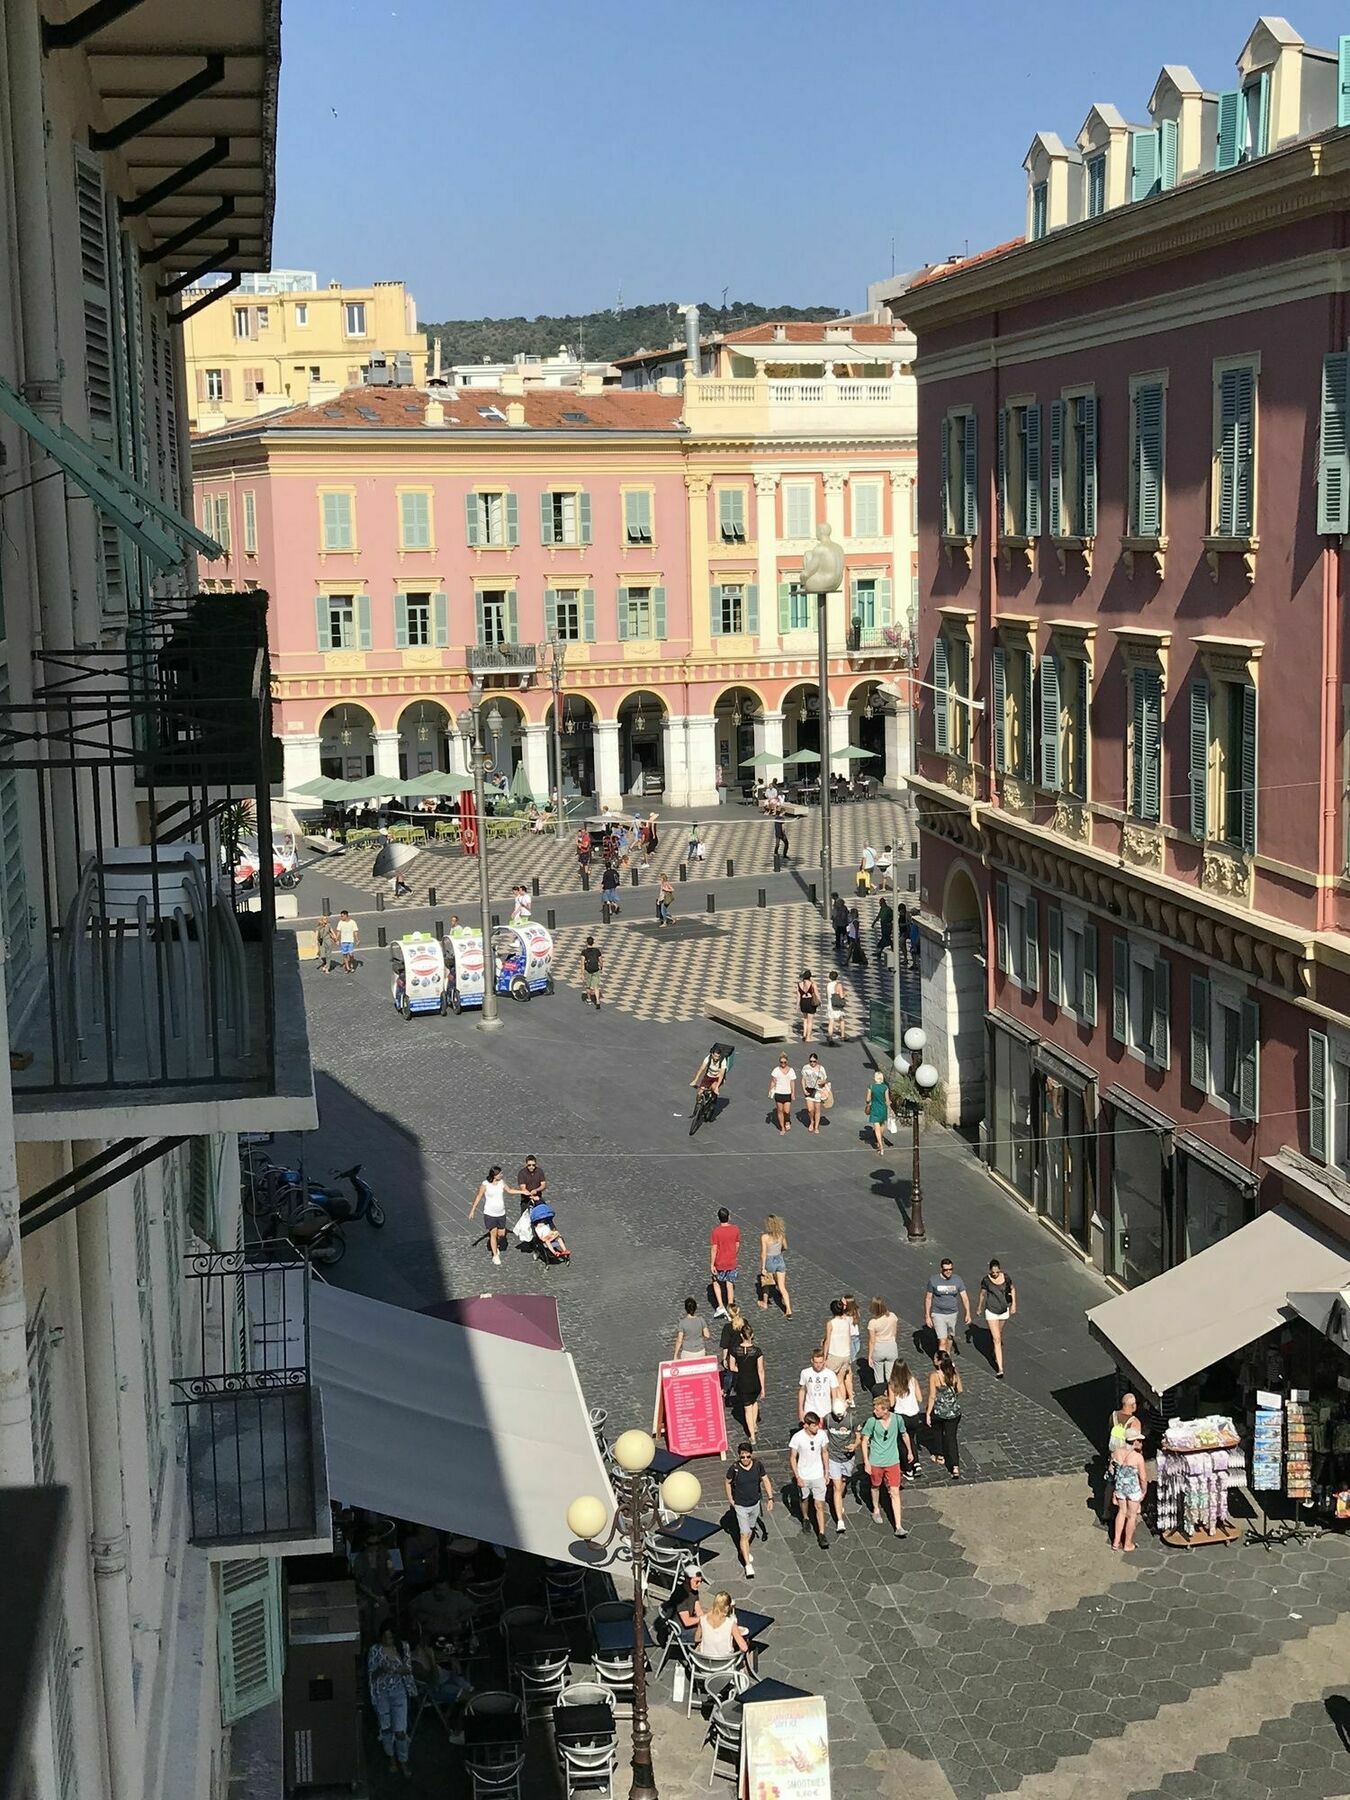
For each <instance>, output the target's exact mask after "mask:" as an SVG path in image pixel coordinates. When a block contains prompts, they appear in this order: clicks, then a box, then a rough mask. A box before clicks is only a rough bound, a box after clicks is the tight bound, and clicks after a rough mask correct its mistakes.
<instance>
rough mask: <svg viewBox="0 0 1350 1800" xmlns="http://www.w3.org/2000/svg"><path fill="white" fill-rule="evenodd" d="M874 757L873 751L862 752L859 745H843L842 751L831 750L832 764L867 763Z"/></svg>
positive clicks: (874, 752)
mask: <svg viewBox="0 0 1350 1800" xmlns="http://www.w3.org/2000/svg"><path fill="white" fill-rule="evenodd" d="M875 755H876V751H875V750H864V749H863V747H862V745H861V744H845V745H844V747H843V749H842V750H831V752H830V760H831V761H832V762H867V761H869V760H870V758H872V757H873V756H875Z"/></svg>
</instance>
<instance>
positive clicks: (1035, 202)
mask: <svg viewBox="0 0 1350 1800" xmlns="http://www.w3.org/2000/svg"><path fill="white" fill-rule="evenodd" d="M1048 212H1049V201H1048V196H1047V192H1046V184H1045V182H1043V181H1038V182H1037V183H1036V185H1035V186H1034V187H1033V188H1032V190H1031V235H1032V237H1033V238H1043V237H1044V236H1045V226H1046V218H1047V216H1048Z"/></svg>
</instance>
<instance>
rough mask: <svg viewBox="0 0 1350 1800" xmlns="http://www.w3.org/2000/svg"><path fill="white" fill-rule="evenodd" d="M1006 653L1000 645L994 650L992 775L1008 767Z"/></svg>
mask: <svg viewBox="0 0 1350 1800" xmlns="http://www.w3.org/2000/svg"><path fill="white" fill-rule="evenodd" d="M1007 744H1008V652H1007V651H1006V650H1005V649H1004V648H1003V646H1002V645H1001V644H999V645H996V646H995V648H994V773H995V774H996V775H1002V774H1003V773H1004V771H1005V770H1006V769H1007V767H1008V750H1007Z"/></svg>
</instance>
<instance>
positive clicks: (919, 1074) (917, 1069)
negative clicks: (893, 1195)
mask: <svg viewBox="0 0 1350 1800" xmlns="http://www.w3.org/2000/svg"><path fill="white" fill-rule="evenodd" d="M927 1042H928V1039H927V1038H926V1037H925V1036H924V1034H923V1032H922V1030H921V1029H920V1028H919V1027H918V1026H917V1025H911V1026H910V1028H909V1030H908V1031H907V1032H906V1033H905V1048H906V1050H908V1051H909V1056H901V1057H897V1059H896V1064H895V1066H896V1068H897V1069H898V1070H899V1071H900V1073H901V1074H902V1075H908V1076H909V1077H910V1079H911V1080H912V1081H913V1083H914V1085H915V1087H916V1088H917V1089H918V1090H919V1091H918V1093H917V1095H908V1094H907V1095H905V1096H904V1104H905V1110H906V1111H907V1112H908V1114H909V1119H910V1124H911V1126H912V1127H913V1131H914V1173H913V1175H912V1177H911V1179H910V1193H909V1234H908V1235H909V1241H910V1243H911V1244H922V1243H924V1242H925V1241H926V1238H927V1233H926V1232H925V1231H924V1228H923V1187H922V1184H921V1182H920V1177H919V1118H920V1115H921V1114H922V1112H923V1103H924V1101H925V1100H926V1099H927V1098H928V1096H929V1094H931V1093H932V1091H933V1089H934V1088H935V1087H936V1086H937V1084H938V1072H937V1070H936V1069H935V1068H934V1067H933V1065H932V1063H930V1062H922V1061H921V1060H920V1056H921V1053H922V1051H923V1047H924V1045H925V1044H926V1043H927ZM911 1059H912V1060H911Z"/></svg>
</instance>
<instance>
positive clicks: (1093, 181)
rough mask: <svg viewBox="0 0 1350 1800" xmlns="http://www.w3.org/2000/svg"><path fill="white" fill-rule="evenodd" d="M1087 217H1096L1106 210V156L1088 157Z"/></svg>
mask: <svg viewBox="0 0 1350 1800" xmlns="http://www.w3.org/2000/svg"><path fill="white" fill-rule="evenodd" d="M1087 177H1088V217H1089V218H1090V219H1096V218H1099V217H1100V216H1101V214H1102V213H1104V212H1105V211H1106V157H1105V156H1104V155H1101V156H1093V157H1089V159H1088V166H1087Z"/></svg>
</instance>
